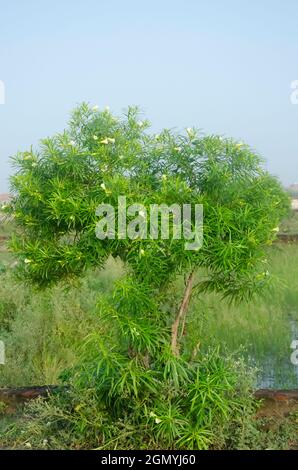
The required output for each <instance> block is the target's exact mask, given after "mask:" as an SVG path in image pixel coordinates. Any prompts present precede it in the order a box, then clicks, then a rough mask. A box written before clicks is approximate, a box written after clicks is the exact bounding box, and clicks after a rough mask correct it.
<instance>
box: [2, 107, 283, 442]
mask: <svg viewBox="0 0 298 470" xmlns="http://www.w3.org/2000/svg"><path fill="white" fill-rule="evenodd" d="M148 129H149V123H148V122H147V121H140V120H139V115H138V111H137V109H135V108H129V110H128V112H127V114H126V115H125V116H124V117H123V118H122V119H118V118H115V117H114V116H113V115H112V114H111V113H110V112H109V110H104V111H102V112H101V111H98V110H97V109H91V108H90V107H89V106H88V105H87V104H83V105H81V106H80V107H78V108H77V109H76V110H75V111H74V112H73V114H72V118H71V121H70V125H69V129H68V130H67V131H65V132H64V133H63V134H59V135H56V136H54V137H53V138H48V139H44V140H42V141H41V146H40V149H39V150H38V151H34V150H33V149H31V150H30V151H28V152H23V153H19V154H18V155H17V156H16V157H15V158H14V164H15V167H16V174H15V175H14V176H13V177H12V190H13V196H14V197H13V201H12V203H11V206H10V207H11V211H12V212H13V214H14V217H15V220H16V223H17V225H18V232H17V234H16V235H15V237H14V239H13V241H12V249H13V251H14V252H15V253H16V255H17V256H18V257H19V259H20V263H19V268H18V270H19V275H20V276H21V277H22V278H23V279H28V280H29V281H33V282H34V283H37V284H39V285H40V286H46V285H51V284H53V283H55V282H58V281H59V280H61V279H71V278H73V277H76V276H80V275H81V274H82V273H83V272H84V271H85V270H86V269H87V268H90V267H103V266H104V265H105V262H106V260H107V258H108V257H110V256H112V257H115V258H116V257H119V258H120V259H121V260H122V261H123V263H124V264H125V266H126V275H125V277H124V278H123V279H121V280H120V281H118V282H117V283H116V285H115V290H114V294H113V297H112V298H111V299H110V298H109V299H104V298H102V299H101V300H100V302H99V307H100V308H99V310H100V315H101V316H102V321H103V324H104V323H105V322H108V324H109V327H108V329H107V331H108V332H106V334H105V336H104V338H103V337H101V336H100V335H96V333H95V339H94V344H96V347H94V348H93V349H92V348H91V347H90V348H89V350H88V351H87V356H88V357H86V358H85V362H86V363H87V362H88V364H93V366H90V367H88V380H89V381H90V380H91V381H93V382H92V383H94V384H95V386H96V390H97V391H98V393H99V395H100V396H101V397H102V400H104V402H105V403H106V406H109V407H111V408H112V409H113V412H115V413H116V412H117V410H118V411H119V410H120V409H121V407H122V406H125V407H126V409H127V401H126V402H125V400H126V399H127V397H134V399H135V400H138V403H139V404H140V403H145V404H148V403H149V402H150V403H151V405H150V406H151V414H152V413H153V414H152V416H151V417H153V418H154V417H155V416H158V412H157V411H156V410H157V409H159V408H160V407H161V408H162V405H161V403H160V402H158V399H157V397H158V391H159V390H160V389H162V390H164V394H165V396H167V400H169V403H170V405H167V406H168V407H167V412H168V413H169V410H170V414H171V413H172V412H174V415H175V417H173V416H172V415H171V416H172V418H171V419H170V421H171V423H172V424H173V422H174V421H175V422H176V421H177V422H179V423H180V424H179V425H177V426H178V428H179V429H180V428H181V429H182V428H183V429H184V431H183V432H184V434H183V433H182V434H183V435H184V436H185V440H184V441H183V440H182V441H181V442H182V443H181V445H188V444H187V442H192V444H189V445H190V446H199V447H200V445H201V447H204V445H205V444H206V442H207V441H208V439H209V437H208V432H209V431H206V432H207V434H206V435H205V434H204V432H203V434H198V428H197V420H196V418H195V414H194V413H195V411H196V412H198V410H196V405H194V403H195V402H196V400H199V398H198V397H199V395H196V390H197V389H196V388H195V385H194V384H197V380H199V375H198V374H200V373H201V372H198V370H199V369H198V364H197V363H196V357H195V356H196V351H194V354H193V355H192V357H191V358H190V357H185V354H184V353H183V351H181V344H180V343H181V342H180V338H181V336H182V333H183V331H184V326H185V322H186V314H187V309H188V306H189V303H190V298H191V295H192V294H193V293H194V292H195V293H196V294H199V293H200V292H203V291H216V292H219V293H221V294H222V295H223V297H228V298H230V299H231V300H232V301H236V300H238V301H239V300H240V301H243V300H245V299H247V298H250V297H251V296H252V295H254V294H256V293H257V292H258V291H259V290H260V289H261V288H263V287H264V285H265V283H266V282H267V280H268V278H269V276H268V270H267V268H266V266H265V261H266V259H265V258H266V251H267V249H268V246H269V245H271V244H272V242H273V240H274V238H275V237H276V232H277V230H278V224H279V222H280V219H281V217H282V216H283V215H284V214H285V213H286V211H287V210H288V206H289V201H288V197H287V196H286V195H285V193H284V191H283V190H282V188H281V186H280V184H279V182H278V181H277V180H276V179H275V178H273V177H272V176H270V175H269V174H268V173H267V172H266V171H265V170H264V169H263V168H262V161H261V158H260V157H259V156H258V155H256V154H255V153H254V152H253V151H252V150H251V149H250V148H249V147H248V146H247V145H245V144H243V143H241V142H235V141H233V140H232V139H227V138H222V137H220V136H214V135H212V136H205V135H201V134H200V133H198V132H197V131H196V130H195V129H187V132H186V134H185V135H177V134H175V133H173V132H171V131H169V130H164V131H162V132H161V133H160V134H159V135H151V134H150V133H149V131H148ZM121 196H122V197H123V196H125V197H126V203H127V205H130V204H135V203H141V204H142V205H143V206H144V207H145V209H146V211H147V210H148V213H149V211H150V207H151V206H150V205H152V204H158V205H160V204H166V205H168V206H171V205H172V204H179V205H183V204H189V205H190V207H192V208H193V207H194V206H195V204H201V205H203V208H204V240H203V246H202V247H201V248H200V249H198V250H186V249H185V239H184V238H183V237H182V238H181V239H175V238H174V237H173V236H169V238H167V239H162V238H157V239H152V238H150V237H149V238H142V236H141V233H140V232H139V233H137V234H136V237H135V238H134V239H128V238H121V237H119V238H118V235H119V233H118V232H117V223H116V233H115V237H114V238H105V239H102V240H99V239H98V238H97V237H96V236H95V229H96V226H97V223H98V216H97V215H96V209H97V207H98V206H99V205H100V204H105V205H106V204H110V205H111V206H112V207H114V208H115V219H116V221H118V220H119V208H118V198H119V197H121ZM139 216H140V214H139ZM132 219H133V217H132V215H131V217H130V218H129V220H130V221H131V220H132ZM158 222H159V228H160V226H161V223H162V222H161V218H160V217H159V218H158ZM194 223H195V221H194V219H193V216H191V219H190V225H191V228H192V229H194ZM171 230H172V231H171V235H173V228H172V229H171ZM178 275H184V276H185V291H184V295H183V298H182V301H181V303H180V306H176V307H175V308H174V309H173V308H172V306H170V303H169V302H168V300H169V296H170V295H171V294H170V289H171V288H172V286H173V285H174V283H175V280H176V279H177V276H178ZM194 284H195V285H194ZM89 346H90V343H89ZM91 350H92V351H93V352H90V351H91ZM91 356H92V358H91ZM80 377H81V379H80V380H83V378H82V377H85V376H84V374H81V376H80ZM84 380H87V379H86V377H85V378H84ZM169 384H171V387H172V388H173V390H176V391H177V393H178V392H179V393H181V389H183V387H185V390H187V392H185V393H186V395H187V396H188V399H185V403H183V404H181V403H180V401H179V399H178V395H177V394H176V395H175V393H174V392H171V393H170V392H169V390H170V389H171V387H169ZM183 384H184V385H183ZM185 384H187V385H185ZM149 397H151V398H150V399H149ZM152 397H155V398H154V399H153V398H152ZM150 400H151V401H150ZM132 403H134V404H133V406H132V405H131V406H132V408H130V412H131V413H132V414H133V415H134V416H135V415H136V408H137V405H136V402H135V401H134V402H132ZM152 403H154V405H152ZM187 403H188V405H189V408H188V411H185V406H186V407H187V406H188V405H187ZM169 406H170V408H169ZM173 407H174V408H173ZM149 408H150V407H149ZM149 408H148V409H149ZM182 409H183V410H184V411H183V412H182ZM152 410H153V411H152ZM154 410H155V411H154ZM173 410H174V411H173ZM138 413H140V410H139V409H138ZM159 413H161V411H160V410H159ZM164 413H165V410H164ZM176 415H177V416H176ZM203 415H204V413H203ZM203 415H202V416H203ZM167 416H169V415H167ZM182 416H187V419H186V418H183V419H182ZM204 416H205V415H204ZM149 417H150V413H149ZM147 418H148V416H147ZM154 419H157V420H159V419H160V418H154ZM173 420H174V421H173ZM185 420H186V421H185ZM204 420H205V417H204V419H203V424H204V426H205V425H206V422H205V421H204ZM165 422H166V420H165ZM186 422H187V423H186ZM158 424H159V423H158ZM165 426H166V424H165ZM181 429H180V430H179V433H178V431H177V433H176V434H177V435H176V434H175V432H174V431H173V430H172V431H171V432H172V434H171V433H170V435H171V438H169V434H167V432H168V431H166V428H165V431H164V435H167V436H168V438H169V442H170V441H171V442H172V443H173V442H176V441H177V436H178V435H181V432H182V431H181ZM190 429H191V430H190ZM204 429H205V428H204ZM206 429H207V428H206ZM173 432H174V434H173ZM189 433H190V434H189ZM187 435H189V441H188V440H187V439H188V438H187V437H186V436H187ZM190 436H192V437H190ZM198 436H199V437H198ZM200 436H201V437H202V442H203V443H201V444H199V443H198V442H199V438H200ZM204 442H205V444H204Z"/></svg>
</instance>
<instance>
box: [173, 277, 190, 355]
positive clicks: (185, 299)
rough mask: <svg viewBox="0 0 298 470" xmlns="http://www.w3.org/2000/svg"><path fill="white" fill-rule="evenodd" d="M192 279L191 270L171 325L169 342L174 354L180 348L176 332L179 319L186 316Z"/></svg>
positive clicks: (176, 353) (178, 351)
mask: <svg viewBox="0 0 298 470" xmlns="http://www.w3.org/2000/svg"><path fill="white" fill-rule="evenodd" d="M193 279H194V272H192V273H191V274H190V275H189V277H188V279H187V283H186V287H185V291H184V296H183V299H182V302H181V305H180V308H179V311H178V314H177V317H176V319H175V321H174V323H173V325H172V343H171V349H172V353H173V354H174V355H175V356H179V353H180V348H179V344H178V332H179V326H180V322H181V320H182V321H183V320H184V319H185V316H186V312H187V309H188V305H189V301H190V298H191V291H192V285H193Z"/></svg>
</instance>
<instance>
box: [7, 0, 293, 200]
mask: <svg viewBox="0 0 298 470" xmlns="http://www.w3.org/2000/svg"><path fill="white" fill-rule="evenodd" d="M297 18H298V1H297V0H250V1H249V2H248V1H244V0H208V1H207V0H205V1H203V0H180V1H177V0H159V1H157V0H150V1H146V2H145V1H143V2H142V1H140V0H139V1H135V0H125V1H120V0H98V1H95V0H84V1H82V0H72V1H70V0H63V1H61V0H60V1H58V0H51V1H43V0H39V1H36V0H26V2H25V1H21V0H12V1H10V2H8V1H3V0H0V102H1V90H2V95H3V86H5V103H4V104H0V170H1V171H0V193H1V192H6V191H8V189H9V183H8V179H9V175H10V174H12V172H13V168H12V167H11V163H10V157H11V156H12V155H14V154H15V153H16V152H17V151H20V150H22V151H23V150H26V149H28V148H29V147H30V146H31V145H33V146H34V147H37V146H38V142H39V139H41V138H44V137H47V136H50V135H52V134H54V133H56V132H60V131H62V130H63V129H64V128H66V126H67V121H68V119H69V114H70V111H71V110H72V109H73V108H74V107H75V106H76V105H77V104H78V103H80V102H82V101H88V102H90V103H91V104H92V105H98V106H99V107H105V106H109V107H110V108H111V111H113V112H115V113H116V114H120V113H121V112H122V111H123V110H124V109H125V108H127V106H128V105H139V106H140V108H141V109H142V111H143V113H144V117H147V118H148V119H149V120H150V121H151V123H152V127H153V130H154V132H158V131H159V130H160V129H161V128H165V127H166V128H176V129H177V130H179V131H183V129H184V128H185V127H192V126H195V127H198V128H200V129H202V130H203V131H204V132H205V133H212V134H214V133H217V134H221V135H226V136H231V137H234V138H235V139H239V140H241V141H245V142H247V143H248V144H249V145H250V146H251V147H252V148H253V149H254V150H256V151H257V152H258V153H259V154H261V155H262V156H263V157H264V158H265V160H266V168H267V169H268V170H269V171H270V172H271V173H273V174H274V175H277V176H278V177H279V178H280V179H281V181H282V182H283V183H284V184H286V185H288V184H290V183H294V182H297V181H298V165H297V159H298V132H297V131H298V104H294V103H292V102H291V99H290V98H291V93H292V90H291V83H292V82H293V81H294V80H298V61H297V57H298V25H297ZM1 84H2V87H1ZM297 96H298V93H297ZM2 97H3V96H2ZM297 101H298V100H297Z"/></svg>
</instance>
